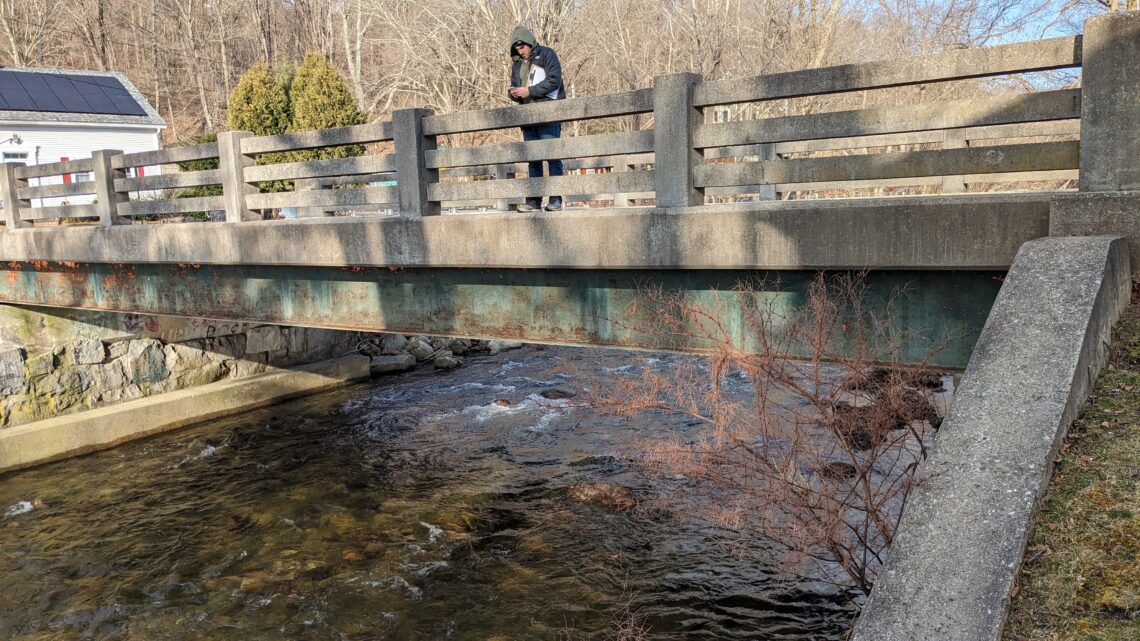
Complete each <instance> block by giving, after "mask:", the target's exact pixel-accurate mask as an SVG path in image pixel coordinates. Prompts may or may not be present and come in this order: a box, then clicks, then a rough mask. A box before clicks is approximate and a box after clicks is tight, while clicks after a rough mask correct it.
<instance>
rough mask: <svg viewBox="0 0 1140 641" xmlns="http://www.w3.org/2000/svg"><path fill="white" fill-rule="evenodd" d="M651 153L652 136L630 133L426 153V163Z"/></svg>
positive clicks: (461, 164) (465, 164)
mask: <svg viewBox="0 0 1140 641" xmlns="http://www.w3.org/2000/svg"><path fill="white" fill-rule="evenodd" d="M650 151H653V132H652V131H631V132H623V133H616V134H597V135H593V136H577V137H572V138H570V137H568V138H559V139H554V140H536V141H532V142H525V143H509V144H503V145H488V146H484V147H467V148H460V149H440V150H432V151H428V152H427V154H426V157H427V158H426V160H427V166H428V167H433V168H439V167H469V166H473V165H498V164H503V163H512V162H525V161H531V160H547V159H550V158H560V159H567V158H588V157H591V156H616V155H623V154H639V153H645V152H650Z"/></svg>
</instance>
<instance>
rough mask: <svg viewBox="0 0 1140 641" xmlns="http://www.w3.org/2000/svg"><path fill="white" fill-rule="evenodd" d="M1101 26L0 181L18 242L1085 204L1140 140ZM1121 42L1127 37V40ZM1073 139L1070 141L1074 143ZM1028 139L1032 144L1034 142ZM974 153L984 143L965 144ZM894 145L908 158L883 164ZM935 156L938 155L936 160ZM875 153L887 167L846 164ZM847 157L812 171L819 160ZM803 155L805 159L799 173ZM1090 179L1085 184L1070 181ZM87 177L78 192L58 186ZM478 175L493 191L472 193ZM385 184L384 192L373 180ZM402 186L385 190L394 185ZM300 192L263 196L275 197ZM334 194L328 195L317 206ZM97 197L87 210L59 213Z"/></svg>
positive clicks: (1128, 181)
mask: <svg viewBox="0 0 1140 641" xmlns="http://www.w3.org/2000/svg"><path fill="white" fill-rule="evenodd" d="M1118 17H1120V18H1122V20H1113V21H1099V22H1098V21H1097V20H1096V19H1094V20H1093V21H1091V22H1090V23H1089V25H1087V26H1086V33H1085V34H1084V35H1083V36H1075V37H1065V38H1053V39H1048V40H1041V41H1037V42H1028V43H1019V44H1011V45H1002V46H997V47H988V48H977V49H964V50H958V51H949V52H944V53H940V54H936V55H931V56H924V57H914V58H907V59H900V60H888V61H880V62H871V63H862V64H852V65H842V66H835V67H825V68H818V69H809V70H804V71H795V72H788V73H779V74H769V75H761V76H755V77H752V78H745V79H731V80H717V81H708V82H703V81H702V79H701V78H700V77H699V76H697V75H694V74H688V73H682V74H674V75H670V76H663V77H659V78H657V79H656V80H655V82H654V86H653V87H652V88H647V89H640V90H636V91H631V92H625V93H617V94H610V95H603V96H594V97H588V98H574V99H568V100H562V101H557V102H552V103H540V104H531V105H522V106H512V107H504V108H498V109H489V110H484V111H478V112H469V113H457V114H446V115H439V114H433V113H431V112H430V111H427V110H424V109H405V110H400V111H397V112H395V113H394V115H393V118H392V120H391V121H385V122H379V123H374V124H368V125H360V126H355V127H344V128H338V129H325V130H319V131H309V132H299V133H289V134H282V135H277V136H253V135H251V134H249V133H248V132H240V131H231V132H225V133H222V134H220V135H219V139H218V142H217V143H211V144H205V145H197V146H191V147H178V148H172V149H166V150H162V151H155V152H144V153H135V154H121V153H118V152H116V151H113V150H106V151H99V152H96V153H95V154H93V157H92V158H90V159H84V160H73V161H68V162H62V163H53V164H47V165H37V166H23V165H20V164H15V163H7V164H5V165H4V167H3V173H2V174H0V188H2V190H3V199H4V222H5V224H6V225H7V227H8V229H14V228H20V227H27V226H30V225H32V224H33V223H35V222H36V221H41V220H52V219H60V218H80V219H98V221H99V223H100V224H102V225H118V224H123V223H128V222H131V220H132V219H137V218H139V217H143V216H146V217H152V216H163V215H170V214H180V213H186V212H193V211H216V210H222V211H225V220H226V221H227V222H235V221H242V220H250V219H254V218H259V217H260V216H259V215H258V214H256V213H255V212H256V210H265V209H274V208H281V207H299V208H315V209H317V210H319V209H320V208H361V209H367V208H369V207H372V208H375V206H378V205H389V206H390V208H391V209H393V210H395V211H396V212H398V213H399V215H400V216H403V217H412V218H415V217H420V216H428V215H433V214H437V213H440V211H441V210H442V209H443V205H444V204H445V203H446V204H448V206H457V205H458V206H462V205H463V204H465V203H466V204H472V203H475V204H478V203H488V202H490V203H494V204H495V205H497V206H499V207H503V206H505V205H506V204H507V203H508V202H510V201H512V200H517V199H521V198H524V197H531V196H547V195H564V194H565V195H579V197H583V196H585V197H589V196H592V195H606V196H608V198H609V199H612V200H613V201H614V202H615V203H616V204H619V205H620V204H623V203H626V202H628V201H629V199H630V198H639V199H649V198H652V199H653V201H654V204H655V205H656V206H657V207H694V206H700V205H703V204H704V203H705V202H706V200H707V199H708V198H710V197H712V198H715V197H717V196H726V195H734V194H741V193H748V194H754V199H774V198H776V197H777V195H778V194H779V193H786V192H791V191H802V190H813V191H817V192H819V191H825V190H829V189H832V190H837V189H858V188H865V187H882V186H894V187H913V186H927V187H934V188H940V191H941V192H943V193H955V192H962V191H964V189H965V187H964V186H965V184H967V183H983V182H1000V181H1010V180H1071V179H1073V178H1074V177H1076V176H1078V175H1079V179H1080V184H1081V188H1082V190H1089V191H1114V190H1121V189H1134V188H1136V187H1138V186H1140V185H1138V184H1137V182H1138V181H1140V179H1138V178H1137V176H1136V170H1134V169H1129V168H1126V167H1124V165H1125V164H1131V165H1135V163H1134V162H1131V163H1125V162H1122V161H1123V160H1124V159H1126V158H1127V157H1128V154H1129V153H1132V152H1131V151H1129V150H1134V149H1135V148H1136V147H1137V145H1138V144H1140V141H1138V140H1137V139H1138V137H1140V134H1138V133H1136V132H1135V131H1134V130H1135V129H1136V128H1135V127H1132V128H1131V130H1129V128H1128V127H1123V128H1121V127H1118V126H1114V125H1111V124H1108V123H1119V122H1122V121H1120V117H1121V114H1125V115H1124V116H1123V117H1124V118H1125V120H1124V121H1123V122H1126V123H1127V122H1132V121H1131V120H1128V118H1132V116H1128V115H1127V114H1129V113H1135V112H1136V111H1137V110H1138V109H1140V107H1138V105H1137V104H1136V103H1137V98H1136V95H1137V91H1136V85H1137V84H1138V83H1137V78H1136V74H1135V72H1128V71H1121V67H1124V66H1125V65H1121V64H1120V63H1119V62H1118V60H1119V59H1118V58H1117V57H1116V55H1115V53H1114V52H1116V51H1120V50H1123V49H1122V48H1127V46H1129V43H1128V39H1129V37H1130V33H1131V32H1130V31H1129V29H1128V28H1125V27H1126V25H1128V24H1132V23H1134V22H1136V21H1138V20H1140V17H1137V16H1135V15H1123V16H1118ZM1122 25H1124V26H1122ZM1077 67H1083V68H1082V84H1081V86H1080V87H1074V88H1060V89H1049V90H1040V91H1031V92H1026V93H1001V94H995V95H991V96H988V97H982V98H972V99H968V100H957V101H942V102H923V103H917V104H901V105H895V106H886V107H874V108H866V109H857V110H848V111H837V112H825V113H810V114H805V115H789V116H777V117H766V118H760V119H755V120H743V121H729V122H716V121H715V120H716V118H715V117H714V118H711V119H710V118H706V116H707V115H708V114H709V113H716V112H717V110H721V111H722V112H723V110H724V109H725V108H726V107H727V106H732V105H741V104H748V103H757V102H765V101H776V100H784V99H794V98H803V97H809V96H824V95H830V94H839V93H846V92H858V91H864V90H873V89H885V88H893V87H905V86H915V85H927V84H928V83H941V82H946V81H953V80H963V79H974V78H986V77H993V76H1004V75H1008V74H1019V73H1028V72H1039V71H1048V70H1057V69H1071V68H1077ZM637 114H640V115H642V116H643V117H644V118H646V119H647V120H648V119H650V118H651V120H652V123H653V128H652V129H646V130H638V131H622V132H613V133H600V134H594V135H585V136H575V137H564V138H562V139H558V140H545V141H534V142H520V143H508V144H488V145H473V146H466V147H454V148H440V146H439V143H440V141H441V140H442V139H444V138H445V137H446V138H448V144H453V143H452V140H454V137H455V136H457V135H466V136H468V137H471V136H470V134H479V133H481V132H488V131H493V130H502V129H511V128H515V127H518V126H522V125H529V124H537V123H543V122H549V121H555V120H559V121H563V122H568V121H589V120H597V119H607V118H614V117H621V116H632V115H637ZM1078 132H1079V138H1080V139H1079V141H1078V140H1077V139H1075V138H1076V136H1075V134H1077V133H1078ZM1026 139H1028V140H1029V141H1028V142H1027V141H1026ZM977 141H982V142H981V144H973V143H976V142H977ZM341 145H363V146H364V147H365V149H366V150H367V151H366V153H365V154H364V155H360V156H355V157H350V158H333V159H324V160H307V161H297V162H276V163H272V164H265V163H266V162H267V160H269V158H272V156H269V157H267V156H266V155H267V154H278V156H277V157H282V155H281V154H280V153H279V152H296V151H301V150H312V149H321V148H329V147H336V146H341ZM894 145H901V146H902V147H903V149H904V150H903V151H897V150H891V147H892V146H894ZM931 147H938V148H931ZM871 148H879V149H878V151H879V152H882V151H883V150H884V148H885V150H886V151H887V152H888V153H859V154H847V153H842V150H850V149H867V150H870V149H871ZM825 151H830V152H839V153H831V154H827V155H823V156H820V155H815V156H813V155H812V154H816V152H825ZM805 156H808V157H805ZM552 158H561V159H570V161H571V167H575V166H577V167H581V168H587V169H591V170H593V171H594V173H591V174H586V175H567V176H562V177H557V178H549V177H548V178H539V179H529V178H514V176H515V174H516V172H517V170H518V167H517V166H516V163H523V162H527V161H536V160H546V159H552ZM201 160H207V161H215V160H216V161H217V166H218V168H217V169H206V170H198V171H180V172H174V173H168V174H163V175H157V176H140V177H128V176H127V173H126V172H127V169H128V168H130V167H136V166H148V165H155V164H159V165H171V164H175V163H186V162H191V161H201ZM1078 171H1079V174H1078V173H1077V172H1078ZM83 172H90V174H91V175H92V176H93V180H90V181H84V182H69V184H44V183H47V182H54V181H53V180H52V177H55V176H62V175H72V174H76V173H83ZM473 177H483V178H486V177H494V178H496V179H494V180H480V179H475V178H473ZM377 179H381V180H383V181H385V182H383V183H382V182H379V181H378V180H377ZM393 179H394V183H393ZM281 181H292V182H293V183H294V184H295V187H296V189H295V190H294V191H283V192H275V193H266V192H265V190H263V189H261V188H259V185H264V184H266V183H270V182H277V183H278V184H280V183H281ZM329 183H339V184H338V187H339V188H337V189H319V188H317V189H313V188H311V187H314V186H315V187H319V186H320V185H322V184H329ZM211 185H216V186H220V187H221V195H217V196H205V197H186V198H155V194H156V193H157V192H158V191H161V190H177V189H185V188H189V187H201V186H211ZM77 196H94V199H95V202H94V203H92V204H84V205H75V204H66V202H65V201H66V200H67V199H71V198H75V197H77Z"/></svg>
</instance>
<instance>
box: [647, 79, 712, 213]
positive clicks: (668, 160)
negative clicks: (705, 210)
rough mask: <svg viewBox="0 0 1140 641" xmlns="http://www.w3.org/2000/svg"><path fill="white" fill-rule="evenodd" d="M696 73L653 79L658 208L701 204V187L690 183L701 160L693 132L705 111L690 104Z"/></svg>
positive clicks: (655, 170)
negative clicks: (695, 146) (695, 147)
mask: <svg viewBox="0 0 1140 641" xmlns="http://www.w3.org/2000/svg"><path fill="white" fill-rule="evenodd" d="M700 81H701V77H700V76H699V75H697V74H695V73H675V74H671V75H668V76H658V77H657V78H654V79H653V148H654V154H655V158H656V160H655V166H654V183H655V187H656V189H657V206H658V207H688V206H691V205H703V204H704V202H705V194H704V190H703V189H697V188H696V187H694V186H693V166H694V165H697V164H698V163H700V162H701V161H702V160H703V157H702V155H701V153H700V152H698V151H697V150H696V149H694V148H693V132H694V130H695V129H696V127H697V125H699V124H700V123H701V121H702V120H703V118H704V114H703V113H702V112H701V110H700V109H696V108H694V107H693V85H695V84H697V83H698V82H700Z"/></svg>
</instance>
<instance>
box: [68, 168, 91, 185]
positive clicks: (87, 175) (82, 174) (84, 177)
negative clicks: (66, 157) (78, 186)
mask: <svg viewBox="0 0 1140 641" xmlns="http://www.w3.org/2000/svg"><path fill="white" fill-rule="evenodd" d="M71 179H72V180H73V181H74V182H77V183H82V182H88V181H91V180H95V173H94V172H91V171H77V172H75V173H74V174H72V175H71Z"/></svg>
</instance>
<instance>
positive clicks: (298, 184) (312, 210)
mask: <svg viewBox="0 0 1140 641" xmlns="http://www.w3.org/2000/svg"><path fill="white" fill-rule="evenodd" d="M324 188H325V187H323V186H322V185H321V181H320V180H319V179H317V178H298V179H296V180H294V181H293V191H295V192H298V193H301V192H307V191H320V190H322V189H324ZM329 215H330V212H328V211H326V210H325V208H324V207H298V208H297V218H323V217H325V216H329Z"/></svg>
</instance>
